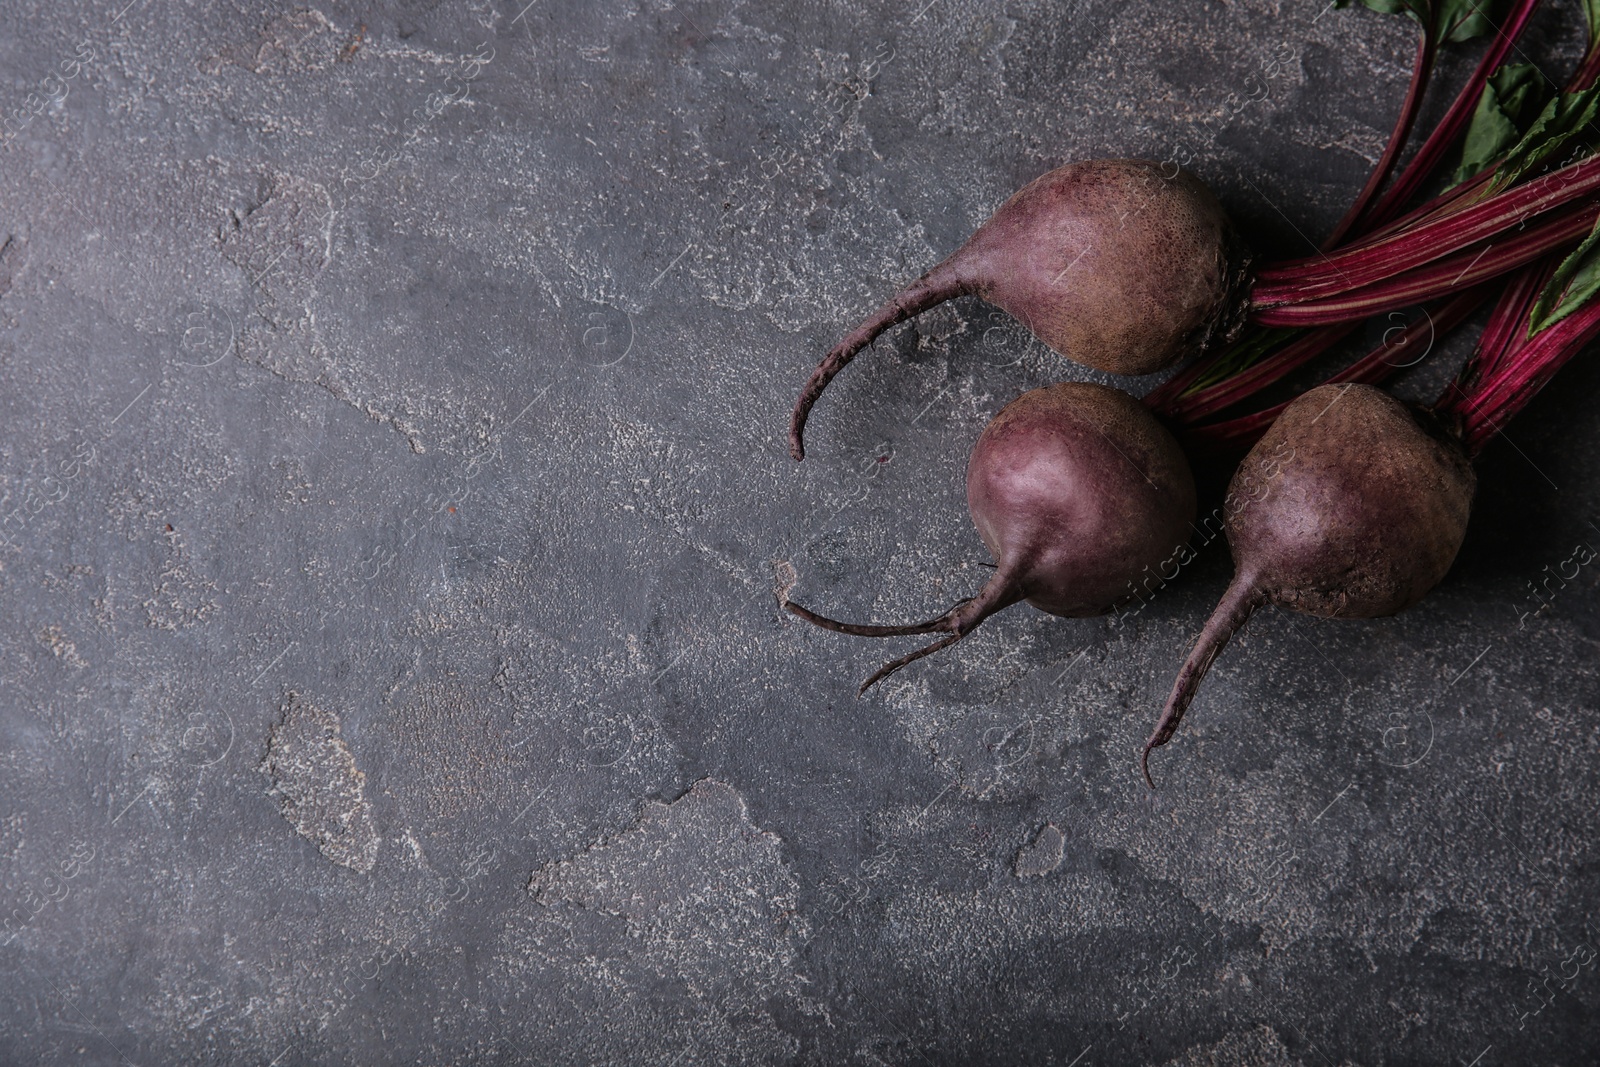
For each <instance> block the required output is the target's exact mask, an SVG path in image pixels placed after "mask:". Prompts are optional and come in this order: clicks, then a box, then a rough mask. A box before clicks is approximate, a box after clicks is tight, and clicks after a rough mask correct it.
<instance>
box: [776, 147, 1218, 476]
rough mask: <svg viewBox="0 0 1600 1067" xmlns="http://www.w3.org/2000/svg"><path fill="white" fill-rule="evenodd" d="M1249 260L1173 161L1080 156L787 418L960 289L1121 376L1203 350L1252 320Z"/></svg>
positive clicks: (970, 247)
mask: <svg viewBox="0 0 1600 1067" xmlns="http://www.w3.org/2000/svg"><path fill="white" fill-rule="evenodd" d="M1248 265H1249V259H1248V257H1247V256H1246V255H1245V254H1244V252H1243V250H1242V246H1241V244H1240V242H1239V241H1238V239H1237V237H1236V235H1235V232H1234V229H1233V226H1232V224H1231V223H1230V222H1229V220H1228V216H1227V214H1226V213H1225V212H1224V211H1223V208H1222V205H1221V204H1220V203H1218V201H1217V198H1216V197H1215V196H1214V195H1213V194H1212V192H1211V190H1210V189H1208V188H1207V187H1206V186H1205V184H1204V183H1202V182H1201V181H1200V180H1199V179H1198V178H1196V177H1195V176H1194V175H1192V174H1190V173H1188V172H1187V171H1183V170H1180V169H1178V168H1177V167H1176V166H1174V165H1172V164H1161V163H1154V162H1150V161H1148V160H1137V159H1106V160H1095V161H1093V162H1086V163H1071V164H1068V165H1067V166H1064V167H1058V168H1057V169H1055V170H1053V171H1050V172H1049V173H1048V174H1045V175H1043V176H1042V177H1039V178H1037V179H1035V180H1034V181H1032V182H1030V183H1029V184H1028V185H1026V186H1024V187H1023V188H1022V189H1021V190H1020V191H1019V192H1018V193H1017V194H1016V195H1014V196H1013V197H1011V199H1009V200H1007V201H1006V202H1005V203H1004V204H1002V205H1001V206H1000V208H999V209H998V210H997V211H996V212H995V213H994V214H993V215H992V216H990V218H989V220H988V221H987V222H985V223H984V224H983V225H982V226H980V227H978V230H977V232H975V233H974V234H973V235H972V236H971V237H970V238H968V239H967V242H966V244H964V245H962V246H961V247H960V248H959V249H957V250H956V251H955V252H954V253H953V254H952V255H951V256H950V257H949V258H948V259H946V260H944V262H942V263H940V264H939V265H938V266H936V267H934V268H933V269H932V270H930V271H928V273H926V274H924V275H923V276H922V277H920V278H918V279H917V280H916V281H914V282H912V283H911V284H910V285H908V286H906V287H905V288H904V289H902V290H900V291H899V292H898V293H896V294H895V295H894V296H893V297H892V298H891V299H890V300H889V302H888V303H887V304H885V305H884V306H883V307H882V308H880V309H879V310H878V311H877V312H875V313H874V314H873V315H872V316H871V317H870V318H868V319H867V320H866V321H865V322H863V323H862V324H861V325H860V326H858V327H857V328H856V329H855V330H854V331H852V332H851V333H850V334H849V335H847V336H846V337H845V338H844V340H842V341H840V342H839V344H838V345H837V346H836V347H834V349H833V350H832V351H830V352H829V353H828V354H827V356H825V357H824V358H823V360H822V362H821V363H820V364H818V365H817V369H816V370H815V371H813V372H812V374H811V378H810V380H809V381H807V382H806V386H805V389H804V391H802V393H801V394H800V398H799V400H798V401H796V403H795V407H794V413H793V415H792V416H791V419H790V423H789V451H790V452H791V453H792V454H793V455H794V458H795V459H803V458H804V457H805V445H804V440H803V437H804V433H805V425H806V418H807V416H808V415H809V414H810V412H811V407H812V405H813V404H815V403H816V401H817V398H818V397H819V396H821V395H822V390H823V389H825V388H826V387H827V385H828V382H829V381H831V380H832V378H833V376H834V375H836V374H838V373H839V371H841V370H843V369H844V367H845V365H846V364H847V363H849V362H850V361H851V360H852V359H854V358H855V357H856V354H857V353H858V352H860V351H861V350H862V349H863V348H865V347H866V346H867V345H869V344H871V343H872V341H873V340H874V339H875V338H876V337H877V336H878V335H879V334H881V333H883V331H885V330H887V329H888V328H889V327H891V326H894V325H895V324H896V323H899V322H903V321H904V320H906V319H908V318H910V317H912V316H913V315H917V314H920V313H921V312H924V311H926V310H928V309H929V308H931V307H934V306H935V305H937V304H941V303H943V302H944V301H946V300H950V299H952V298H954V297H957V296H964V295H975V296H981V297H983V298H984V299H985V300H987V301H989V302H990V303H992V304H995V305H997V306H999V307H1000V308H1002V309H1004V310H1005V311H1007V312H1009V313H1010V314H1011V315H1012V316H1014V317H1015V318H1017V319H1019V320H1020V321H1021V322H1022V323H1023V324H1025V325H1026V326H1027V327H1028V328H1029V329H1030V330H1032V331H1033V333H1034V336H1036V337H1038V338H1039V340H1041V341H1043V342H1044V343H1045V344H1047V345H1049V346H1050V347H1051V348H1053V349H1055V350H1056V351H1057V352H1059V353H1061V354H1062V355H1064V356H1066V357H1068V358H1069V359H1073V360H1076V361H1077V362H1079V363H1082V364H1085V365H1086V366H1090V367H1094V368H1097V369H1099V370H1103V371H1107V372H1110V373H1112V374H1150V373H1153V372H1155V371H1158V370H1163V369H1165V368H1167V367H1171V366H1173V365H1175V364H1176V363H1178V362H1179V361H1180V360H1182V359H1184V358H1185V357H1187V356H1190V355H1195V354H1198V353H1201V352H1203V351H1205V350H1207V349H1208V348H1209V347H1210V346H1211V345H1212V343H1213V342H1214V341H1218V340H1221V339H1223V338H1225V337H1226V336H1228V335H1229V334H1230V332H1231V331H1233V330H1234V328H1235V327H1236V326H1237V325H1238V324H1239V322H1240V321H1241V320H1242V316H1243V313H1244V299H1243V294H1244V291H1245V288H1246V285H1245V283H1246V281H1247V275H1248Z"/></svg>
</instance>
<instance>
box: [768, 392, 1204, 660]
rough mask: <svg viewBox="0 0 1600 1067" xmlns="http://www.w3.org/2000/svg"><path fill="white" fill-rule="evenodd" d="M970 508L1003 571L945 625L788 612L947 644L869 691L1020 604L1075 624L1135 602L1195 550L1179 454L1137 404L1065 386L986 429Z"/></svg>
mask: <svg viewBox="0 0 1600 1067" xmlns="http://www.w3.org/2000/svg"><path fill="white" fill-rule="evenodd" d="M967 507H968V510H969V511H970V512H971V514H972V520H973V523H974V524H975V525H976V526H977V527H978V533H979V535H980V536H981V537H982V538H983V542H984V544H985V545H987V546H988V548H989V551H990V552H991V553H992V554H993V555H994V558H995V561H996V563H997V564H998V567H997V569H996V570H995V572H994V575H993V577H991V578H990V579H989V581H988V583H987V584H986V585H985V586H984V587H983V590H982V591H981V592H979V594H978V595H977V596H976V597H973V598H972V599H970V600H965V601H962V602H961V603H959V604H957V605H956V606H955V607H953V608H951V609H950V610H949V611H947V612H946V613H944V614H943V615H941V616H939V617H938V618H935V619H929V620H928V621H926V622H921V623H913V624H910V625H905V626H874V625H859V624H853V623H841V622H835V621H834V620H832V619H828V618H825V617H823V616H821V615H817V614H816V613H814V612H811V611H808V610H807V609H805V608H803V607H801V606H800V605H798V604H794V603H788V604H787V605H786V606H787V607H788V609H789V610H790V611H792V612H793V613H794V614H796V615H798V616H800V617H801V618H803V619H805V620H806V621H808V622H811V623H814V624H816V625H817V626H821V627H824V628H826V629H829V630H836V631H838V632H840V633H847V634H856V635H858V636H863V637H894V636H903V635H909V634H932V633H943V634H946V635H947V636H945V637H942V638H940V639H939V640H937V641H935V642H933V643H932V644H930V645H927V646H926V647H924V648H922V649H919V650H918V651H916V652H913V653H912V654H911V655H909V656H905V657H903V658H901V659H898V660H894V661H893V662H891V663H888V664H886V665H885V666H884V667H883V668H882V669H880V670H879V671H878V672H877V673H876V674H874V675H873V676H872V677H871V678H868V679H867V681H866V682H864V683H863V684H862V686H861V691H863V692H865V691H866V689H867V687H868V686H870V685H872V684H873V683H874V682H877V681H879V680H880V679H882V678H885V677H887V676H888V675H890V674H892V673H893V672H894V671H896V670H899V669H900V668H901V667H903V666H905V665H906V664H907V663H910V662H912V661H913V660H916V659H920V658H921V657H923V656H926V655H928V654H929V653H931V652H935V651H938V650H939V649H941V648H944V647H945V646H947V645H950V644H953V643H954V642H956V641H958V640H960V639H961V638H962V637H964V636H965V635H967V634H969V633H971V632H972V630H973V629H974V628H976V627H977V626H978V624H979V623H981V622H983V620H984V619H986V618H988V617H989V616H990V615H993V614H994V613H995V612H997V611H999V610H1001V609H1002V608H1006V607H1009V606H1010V605H1012V604H1015V603H1017V602H1018V601H1019V600H1026V601H1028V603H1030V604H1032V605H1033V606H1034V607H1036V608H1039V609H1040V610H1042V611H1047V612H1050V613H1051V614H1052V615H1062V616H1067V617H1077V616H1086V615H1101V614H1104V613H1105V612H1108V611H1111V610H1112V609H1113V608H1115V607H1117V606H1119V605H1121V604H1123V603H1126V602H1127V601H1129V600H1131V599H1132V596H1133V589H1134V585H1133V583H1134V581H1135V579H1137V578H1139V577H1140V576H1141V575H1143V574H1145V573H1146V572H1148V571H1151V570H1159V568H1160V567H1161V565H1162V563H1163V562H1164V561H1168V560H1169V559H1170V558H1171V557H1172V556H1173V554H1174V550H1175V549H1184V550H1186V549H1185V546H1186V543H1187V541H1188V539H1189V531H1190V524H1191V523H1192V522H1193V520H1194V516H1195V488H1194V477H1193V475H1192V474H1191V473H1190V471H1189V463H1188V460H1187V459H1185V458H1184V454H1183V450H1182V449H1181V448H1179V446H1178V442H1177V441H1176V440H1175V439H1174V438H1173V436H1172V435H1171V434H1170V433H1169V432H1167V430H1166V429H1165V428H1164V427H1162V426H1161V424H1160V423H1158V422H1156V420H1155V419H1154V418H1153V417H1152V416H1151V415H1150V413H1149V412H1148V411H1147V410H1146V409H1145V408H1144V406H1143V405H1141V404H1140V403H1139V402H1138V401H1137V400H1135V399H1133V398H1132V397H1131V396H1129V395H1128V394H1126V393H1124V392H1122V391H1120V390H1117V389H1112V388H1109V387H1107V386H1103V385H1094V384H1090V383H1086V382H1064V383H1061V384H1058V385H1050V386H1046V387H1044V388H1042V389H1035V390H1033V391H1032V392H1028V393H1024V394H1023V395H1022V396H1020V397H1018V398H1017V399H1016V400H1014V401H1012V402H1011V403H1010V404H1008V405H1006V406H1005V408H1003V409H1002V410H1001V411H1000V413H999V414H998V415H996V416H995V417H994V419H993V420H991V421H990V423H989V425H988V426H987V427H985V429H984V431H983V433H982V435H981V436H979V438H978V443H977V445H976V446H974V448H973V451H972V458H971V460H970V461H969V462H968V464H967Z"/></svg>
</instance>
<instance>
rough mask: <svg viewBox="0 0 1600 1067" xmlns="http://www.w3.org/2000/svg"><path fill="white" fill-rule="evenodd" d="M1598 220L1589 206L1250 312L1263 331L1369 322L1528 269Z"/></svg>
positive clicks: (1581, 236)
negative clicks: (1368, 281) (1332, 292)
mask: <svg viewBox="0 0 1600 1067" xmlns="http://www.w3.org/2000/svg"><path fill="white" fill-rule="evenodd" d="M1597 163H1600V160H1597ZM1595 173H1596V175H1600V167H1597V169H1596V172H1595ZM1595 219H1596V208H1595V206H1594V205H1592V204H1591V205H1584V206H1582V207H1580V208H1577V209H1574V210H1571V211H1568V212H1565V213H1564V214H1562V215H1561V216H1560V217H1558V218H1556V219H1554V220H1551V221H1548V222H1545V223H1542V224H1541V225H1539V226H1536V227H1534V228H1532V229H1530V230H1528V231H1527V232H1526V233H1523V234H1520V235H1518V236H1516V237H1513V238H1510V239H1509V240H1502V241H1500V242H1499V243H1497V244H1496V243H1490V244H1488V245H1486V246H1484V247H1483V248H1481V249H1479V250H1477V251H1473V249H1472V248H1471V247H1468V248H1466V249H1464V250H1461V251H1457V252H1456V253H1455V254H1454V255H1451V256H1447V257H1445V258H1443V259H1439V260H1436V261H1433V262H1430V263H1428V264H1426V265H1424V266H1420V267H1416V268H1414V269H1411V270H1408V271H1406V272H1405V273H1403V274H1400V275H1399V276H1391V277H1389V278H1387V279H1385V280H1383V281H1379V282H1377V283H1375V284H1372V285H1368V286H1365V287H1363V288H1360V289H1355V290H1351V291H1348V292H1346V293H1344V294H1343V295H1339V296H1333V297H1323V298H1320V299H1316V300H1311V299H1309V298H1308V299H1305V300H1291V301H1288V302H1285V303H1282V304H1279V305H1278V306H1270V307H1269V306H1258V307H1257V308H1256V310H1254V311H1252V312H1251V318H1252V320H1253V321H1255V322H1258V323H1260V324H1262V325H1264V326H1317V325H1327V324H1330V323H1336V322H1347V321H1349V320H1350V319H1355V318H1366V317H1368V316H1369V315H1376V314H1378V313H1380V312H1383V311H1395V310H1398V309H1400V308H1404V307H1410V306H1411V305H1412V304H1416V303H1419V302H1422V301H1426V300H1435V299H1437V298H1439V297H1441V296H1447V295H1449V294H1451V293H1454V292H1457V291H1459V290H1461V289H1464V288H1466V287H1468V286H1472V285H1476V284H1478V283H1479V282H1483V281H1487V280H1488V279H1490V278H1494V277H1497V276H1499V275H1501V274H1504V273H1506V272H1508V271H1512V270H1515V269H1517V268H1518V267H1522V266H1525V265H1526V264H1528V263H1531V262H1533V261H1534V260H1536V259H1539V258H1540V257H1542V256H1544V255H1547V254H1548V253H1550V252H1553V251H1555V250H1556V249H1558V248H1561V247H1562V246H1564V245H1567V244H1573V243H1576V242H1577V241H1579V240H1581V239H1582V238H1583V237H1584V236H1585V235H1586V234H1587V233H1588V232H1589V231H1590V230H1592V229H1593V228H1594V225H1595Z"/></svg>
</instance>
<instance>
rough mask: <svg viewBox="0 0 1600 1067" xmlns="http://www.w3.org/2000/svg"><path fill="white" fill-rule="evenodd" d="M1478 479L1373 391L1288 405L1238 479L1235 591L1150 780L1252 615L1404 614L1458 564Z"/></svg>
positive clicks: (1327, 391) (1172, 711)
mask: <svg viewBox="0 0 1600 1067" xmlns="http://www.w3.org/2000/svg"><path fill="white" fill-rule="evenodd" d="M1475 484H1476V478H1475V476H1474V475H1473V472H1472V465H1471V462H1470V461H1469V460H1468V458H1467V455H1466V452H1465V451H1464V450H1463V449H1462V447H1461V444H1460V442H1459V440H1457V439H1456V438H1455V436H1454V435H1453V434H1451V433H1450V432H1448V431H1446V430H1444V429H1443V428H1442V427H1441V426H1440V425H1439V424H1438V423H1437V422H1436V420H1435V419H1434V418H1433V416H1432V415H1431V414H1430V413H1429V412H1427V411H1424V410H1420V409H1414V408H1410V407H1408V406H1407V405H1405V404H1402V403H1401V402H1400V401H1398V400H1396V399H1395V398H1394V397H1392V396H1390V395H1389V394H1388V393H1385V392H1384V391H1383V390H1381V389H1378V388H1376V387H1374V386H1370V385H1360V384H1344V385H1323V386H1318V387H1317V388H1315V389H1312V390H1310V391H1309V392H1307V393H1305V394H1303V395H1302V396H1300V397H1299V398H1298V399H1296V400H1295V401H1294V402H1293V403H1291V404H1290V405H1289V406H1288V407H1287V408H1285V409H1284V411H1283V413H1282V414H1281V415H1279V416H1278V418H1277V421H1276V422H1274V423H1273V424H1272V428H1271V429H1270V430H1268V431H1267V433H1266V436H1264V437H1263V438H1262V439H1261V440H1260V441H1259V442H1257V443H1256V446H1255V447H1254V448H1253V449H1251V451H1250V454H1249V455H1247V456H1246V457H1245V458H1244V461H1243V462H1242V463H1240V464H1239V468H1238V470H1237V471H1235V472H1234V476H1233V480H1232V482H1230V483H1229V486H1228V498H1227V505H1226V507H1225V509H1224V519H1223V525H1224V529H1225V530H1226V531H1227V535H1228V544H1229V547H1230V548H1231V549H1232V550H1233V561H1234V578H1233V583H1232V584H1231V585H1229V586H1228V591H1227V592H1226V593H1224V594H1223V596H1222V600H1221V602H1220V603H1218V604H1217V607H1216V610H1215V611H1214V612H1212V615H1211V618H1210V619H1209V620H1208V621H1207V622H1206V626H1205V629H1204V631H1203V632H1202V633H1201V634H1200V638H1199V640H1198V641H1196V642H1195V646H1194V650H1193V651H1192V652H1190V653H1189V658H1188V660H1187V661H1186V662H1185V663H1184V665H1183V669H1182V670H1181V671H1180V672H1179V674H1178V680H1177V682H1176V683H1175V684H1174V685H1173V687H1172V695H1171V696H1170V697H1168V698H1167V705H1166V708H1165V709H1164V710H1163V712H1162V715H1161V721H1160V723H1159V724H1158V725H1157V726H1156V730H1155V733H1153V734H1151V735H1150V740H1149V741H1147V742H1146V743H1145V747H1144V755H1143V765H1144V773H1145V778H1146V780H1149V778H1150V767H1149V764H1150V752H1151V750H1152V749H1154V748H1156V747H1158V746H1160V745H1164V744H1166V743H1167V742H1168V741H1169V740H1170V739H1171V738H1172V734H1173V732H1174V731H1175V730H1177V728H1178V723H1179V721H1180V720H1181V719H1182V718H1183V713H1184V711H1185V710H1187V709H1188V707H1189V702H1190V701H1191V700H1193V699H1194V695H1195V691H1196V689H1197V688H1198V687H1199V685H1200V681H1201V679H1203V678H1204V677H1205V674H1206V671H1207V670H1208V669H1209V668H1210V666H1211V663H1212V661H1213V660H1215V659H1216V657H1217V653H1219V652H1221V651H1222V649H1223V646H1225V645H1226V644H1227V643H1228V639H1229V638H1231V637H1232V636H1233V635H1234V633H1236V632H1237V631H1238V630H1239V628H1240V627H1242V626H1243V625H1244V624H1245V622H1246V621H1247V620H1248V619H1249V618H1250V615H1251V613H1252V612H1254V611H1255V610H1256V609H1257V608H1258V607H1260V606H1261V605H1262V604H1266V603H1271V604H1277V605H1280V606H1282V607H1286V608H1291V609H1293V610H1294V611H1299V612H1304V613H1305V614H1308V615H1315V616H1317V617H1319V618H1342V619H1372V618H1379V617H1381V616H1385V615H1393V614H1395V613H1396V612H1399V611H1403V610H1405V609H1406V608H1408V607H1410V606H1411V605H1412V604H1415V603H1416V602H1417V601H1418V600H1421V599H1422V597H1423V596H1424V595H1425V594H1426V593H1427V592H1428V591H1429V590H1430V589H1432V588H1433V587H1434V586H1435V585H1437V584H1438V583H1439V581H1440V580H1441V579H1442V578H1444V576H1445V572H1446V571H1448V570H1449V569H1450V564H1451V563H1452V562H1453V561H1454V560H1455V557H1456V551H1457V550H1458V549H1459V548H1460V547H1461V539H1462V538H1463V537H1464V536H1465V535H1466V529H1467V515H1468V512H1469V511H1470V510H1471V507H1472V493H1473V488H1474V486H1475ZM1151 784H1152V787H1153V785H1154V783H1153V782H1152V783H1151Z"/></svg>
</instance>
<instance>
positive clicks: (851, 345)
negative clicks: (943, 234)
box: [789, 252, 967, 460]
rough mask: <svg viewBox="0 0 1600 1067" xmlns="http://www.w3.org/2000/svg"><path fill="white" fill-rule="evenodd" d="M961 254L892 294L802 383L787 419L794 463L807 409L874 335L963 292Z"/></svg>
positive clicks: (800, 453)
mask: <svg viewBox="0 0 1600 1067" xmlns="http://www.w3.org/2000/svg"><path fill="white" fill-rule="evenodd" d="M960 255H961V253H959V252H957V253H956V254H955V255H954V256H951V257H950V258H949V259H947V260H945V261H944V262H943V263H940V264H939V265H938V266H936V267H934V268H933V269H932V270H930V271H928V273H926V274H924V275H923V276H922V277H920V278H918V279H917V280H916V281H914V282H912V283H911V284H910V285H907V286H906V287H905V288H904V289H901V290H900V291H899V292H898V293H896V294H895V295H894V296H893V297H892V298H891V299H890V300H889V302H888V303H887V304H884V305H883V306H882V307H880V308H879V309H878V310H877V311H875V312H873V314H872V316H871V317H870V318H868V319H867V320H866V321H865V322H863V323H862V324H861V325H860V326H857V327H856V328H855V329H854V330H852V331H850V333H849V334H847V335H846V336H845V338H844V340H842V341H840V342H839V343H838V344H837V345H835V346H834V347H833V349H832V350H831V351H830V352H829V353H828V354H827V355H826V356H824V357H822V362H820V363H818V364H817V369H816V370H814V371H812V372H811V377H810V378H808V379H807V380H806V385H805V388H804V389H803V390H801V392H800V399H798V400H796V401H795V404H794V413H793V414H792V415H790V417H789V454H790V455H791V456H793V457H794V458H795V459H796V460H803V459H805V458H806V446H805V429H806V419H807V418H809V417H810V415H811V408H812V405H814V404H815V403H816V402H817V398H818V397H820V396H821V395H822V391H823V390H824V389H826V388H827V387H828V383H829V382H830V381H832V380H833V376H834V375H835V374H838V373H839V372H840V371H841V370H843V369H844V368H845V367H846V366H847V365H848V364H849V362H850V361H851V360H852V359H855V358H856V355H857V353H859V352H860V351H861V350H862V349H863V348H865V347H867V346H868V345H869V344H871V343H872V342H873V341H874V340H876V339H877V337H878V335H879V334H881V333H883V331H885V330H887V329H889V328H890V327H891V326H894V325H897V324H898V323H901V322H904V321H905V320H906V319H909V318H911V317H912V316H913V315H920V314H921V313H922V312H924V311H927V310H928V309H929V308H931V307H936V306H938V305H939V304H942V303H944V302H945V301H946V300H950V299H952V298H954V297H957V296H961V295H963V294H964V293H966V292H967V287H966V285H965V284H964V283H963V282H962V281H961V280H960V279H959V278H958V277H957V272H956V269H955V266H954V264H955V262H956V260H957V259H958V258H959V257H960Z"/></svg>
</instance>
